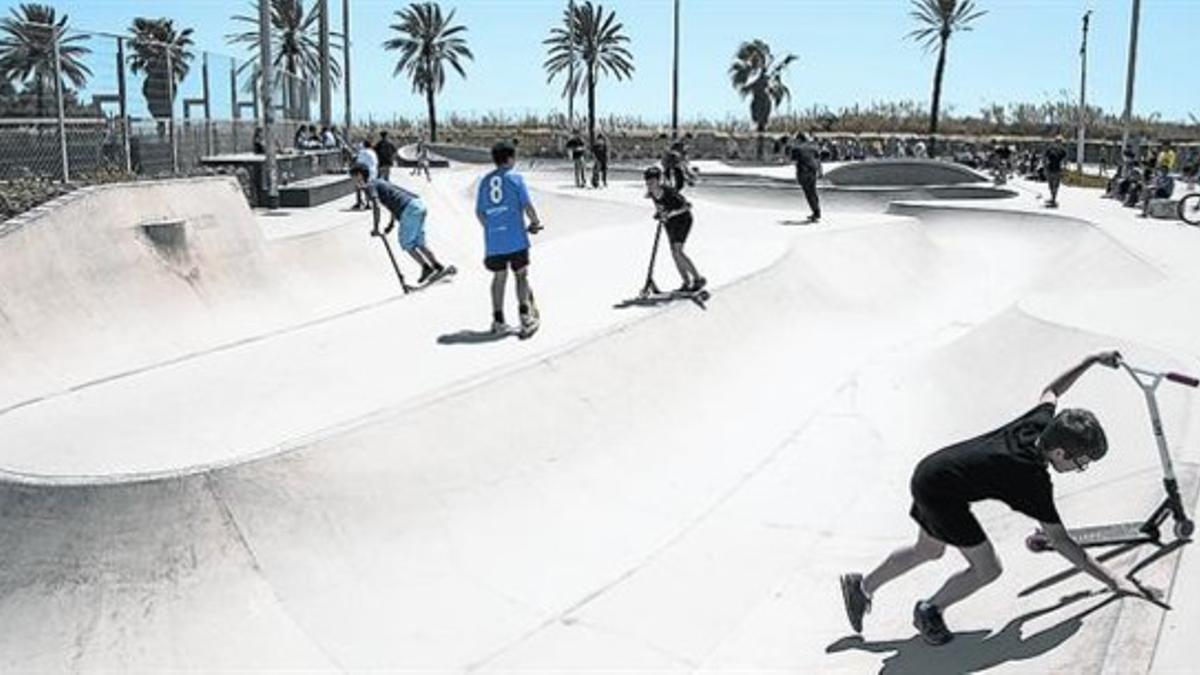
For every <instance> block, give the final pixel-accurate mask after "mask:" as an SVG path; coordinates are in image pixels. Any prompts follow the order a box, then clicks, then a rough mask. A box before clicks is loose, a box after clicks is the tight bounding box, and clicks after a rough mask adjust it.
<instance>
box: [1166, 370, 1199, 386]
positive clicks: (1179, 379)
mask: <svg viewBox="0 0 1200 675" xmlns="http://www.w3.org/2000/svg"><path fill="white" fill-rule="evenodd" d="M1167 379H1168V380H1170V381H1172V382H1174V383H1176V384H1182V385H1185V386H1188V387H1200V380H1198V379H1196V378H1194V377H1192V376H1191V375H1184V374H1183V373H1167Z"/></svg>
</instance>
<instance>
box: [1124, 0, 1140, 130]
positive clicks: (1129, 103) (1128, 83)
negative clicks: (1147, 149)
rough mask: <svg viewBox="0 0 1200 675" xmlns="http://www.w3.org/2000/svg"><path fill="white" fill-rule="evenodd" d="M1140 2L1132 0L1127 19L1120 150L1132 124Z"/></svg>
mask: <svg viewBox="0 0 1200 675" xmlns="http://www.w3.org/2000/svg"><path fill="white" fill-rule="evenodd" d="M1141 11H1142V0H1133V16H1132V17H1130V19H1129V69H1128V71H1127V72H1126V74H1125V114H1124V115H1122V117H1121V150H1122V151H1124V150H1125V149H1126V148H1128V147H1129V127H1130V125H1131V124H1132V123H1133V76H1134V73H1135V71H1136V70H1137V43H1138V19H1139V17H1140V16H1141Z"/></svg>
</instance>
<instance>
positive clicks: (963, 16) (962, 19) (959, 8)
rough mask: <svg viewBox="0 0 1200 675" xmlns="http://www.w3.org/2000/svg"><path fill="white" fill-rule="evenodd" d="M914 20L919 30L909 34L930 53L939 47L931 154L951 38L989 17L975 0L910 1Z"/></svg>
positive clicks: (931, 125)
mask: <svg viewBox="0 0 1200 675" xmlns="http://www.w3.org/2000/svg"><path fill="white" fill-rule="evenodd" d="M911 1H912V5H913V10H912V12H910V14H911V15H912V17H913V18H914V19H916V20H917V24H918V27H917V28H916V29H914V30H913V31H911V32H910V33H909V34H908V38H910V39H912V40H915V41H917V42H919V43H920V44H921V46H923V47H924V48H925V50H926V51H931V50H932V49H933V48H934V47H937V48H938V60H937V66H936V67H935V68H934V70H933V103H932V104H931V105H930V107H929V154H930V155H931V156H932V155H933V154H935V153H936V149H935V145H936V140H937V139H936V135H937V129H938V109H939V107H940V106H941V102H942V76H943V75H945V73H946V47H947V46H948V45H949V44H950V36H951V35H953V34H954V33H956V32H958V31H969V30H971V29H972V26H971V23H972V22H974V21H975V20H976V19H978V18H979V17H981V16H983V15H984V14H987V12H986V11H984V10H980V9H977V8H976V7H975V0H911Z"/></svg>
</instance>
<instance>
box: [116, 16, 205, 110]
mask: <svg viewBox="0 0 1200 675" xmlns="http://www.w3.org/2000/svg"><path fill="white" fill-rule="evenodd" d="M129 32H130V34H131V35H132V36H133V39H132V40H130V41H129V46H130V48H131V49H133V53H132V54H130V55H129V56H128V57H127V59H126V60H127V61H128V62H129V69H130V70H131V71H132V72H133V74H134V75H137V74H138V73H146V80H145V81H144V82H143V83H142V95H143V96H145V97H146V105H147V107H149V108H150V114H151V115H153V116H154V117H156V118H160V119H161V118H166V117H170V116H171V111H172V109H173V108H174V103H175V96H174V94H175V93H176V92H177V91H178V88H179V83H180V82H183V78H185V77H187V74H188V70H189V69H190V67H191V66H189V65H188V61H191V60H192V59H194V58H195V54H193V53H192V52H191V49H190V47H191V46H192V29H191V28H185V29H183V30H181V31H178V32H176V30H175V25H174V22H173V21H172V20H171V19H167V18H160V19H149V18H146V17H138V18H136V19H134V20H133V25H132V26H130V27H129ZM168 53H169V54H170V59H169V62H170V81H169V82H170V84H169V85H168V80H167V77H168V76H167V70H168V58H167V54H168ZM168 94H170V95H168Z"/></svg>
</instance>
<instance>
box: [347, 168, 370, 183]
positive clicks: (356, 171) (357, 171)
mask: <svg viewBox="0 0 1200 675" xmlns="http://www.w3.org/2000/svg"><path fill="white" fill-rule="evenodd" d="M356 176H361V177H362V179H363V180H368V179H369V178H370V177H371V172H370V171H369V170H368V169H367V167H366V165H364V164H354V165H351V167H350V177H351V178H354V177H356Z"/></svg>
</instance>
